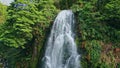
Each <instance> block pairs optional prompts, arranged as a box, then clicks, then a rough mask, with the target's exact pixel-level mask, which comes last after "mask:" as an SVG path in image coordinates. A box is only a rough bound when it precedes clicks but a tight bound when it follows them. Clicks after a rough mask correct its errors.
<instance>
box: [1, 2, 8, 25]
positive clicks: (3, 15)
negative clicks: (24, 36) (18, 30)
mask: <svg viewBox="0 0 120 68" xmlns="http://www.w3.org/2000/svg"><path fill="white" fill-rule="evenodd" d="M6 9H7V6H5V5H3V4H1V3H0V24H1V23H3V22H5V20H6V15H7V11H6Z"/></svg>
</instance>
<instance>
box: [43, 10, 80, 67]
mask: <svg viewBox="0 0 120 68" xmlns="http://www.w3.org/2000/svg"><path fill="white" fill-rule="evenodd" d="M74 25H75V21H74V14H73V13H72V11H71V10H63V11H61V12H60V13H59V14H58V16H57V17H56V19H55V21H54V24H53V27H52V30H51V34H50V36H49V38H48V41H47V47H46V51H45V56H44V58H43V62H44V63H43V67H42V68H80V60H79V57H80V55H78V53H77V47H76V43H75V41H74V36H75V34H74Z"/></svg>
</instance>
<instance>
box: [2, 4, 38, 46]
mask: <svg viewBox="0 0 120 68" xmlns="http://www.w3.org/2000/svg"><path fill="white" fill-rule="evenodd" d="M25 3H27V2H25ZM17 4H18V2H15V3H13V4H12V6H10V7H9V9H8V10H9V11H8V19H7V23H5V26H8V27H3V28H2V29H4V30H5V31H4V32H2V34H1V35H0V41H1V42H2V43H3V44H4V45H7V46H11V47H16V48H18V47H24V44H26V43H27V42H28V41H30V40H31V39H32V37H33V35H32V27H33V25H34V24H35V23H38V22H39V16H37V14H39V13H38V12H37V8H36V7H35V6H34V5H33V4H29V3H27V4H26V5H27V6H20V7H19V6H18V7H14V5H17ZM21 4H22V3H21ZM21 7H25V9H20V8H21ZM28 8H29V9H28ZM26 9H27V10H26Z"/></svg>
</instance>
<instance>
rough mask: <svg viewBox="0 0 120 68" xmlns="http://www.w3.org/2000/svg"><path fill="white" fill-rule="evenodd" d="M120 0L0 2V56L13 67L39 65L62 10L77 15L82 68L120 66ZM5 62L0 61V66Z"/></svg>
mask: <svg viewBox="0 0 120 68" xmlns="http://www.w3.org/2000/svg"><path fill="white" fill-rule="evenodd" d="M119 4H120V1H119V0H32V1H31V0H25V1H24V0H15V2H13V3H11V5H10V6H5V5H2V4H1V3H0V58H2V59H4V62H5V61H6V62H7V63H8V67H10V68H37V66H38V65H39V64H40V60H41V59H40V58H41V56H42V53H43V50H44V44H45V41H46V39H47V36H48V34H49V33H50V28H51V26H52V23H53V21H54V19H55V17H56V15H57V13H58V12H59V11H60V10H63V9H71V10H73V12H74V14H75V17H76V22H77V24H76V34H77V37H76V42H77V45H78V51H79V53H80V54H82V57H81V65H82V68H120V53H119V52H120V7H119ZM3 65H4V64H0V67H1V66H3Z"/></svg>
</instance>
